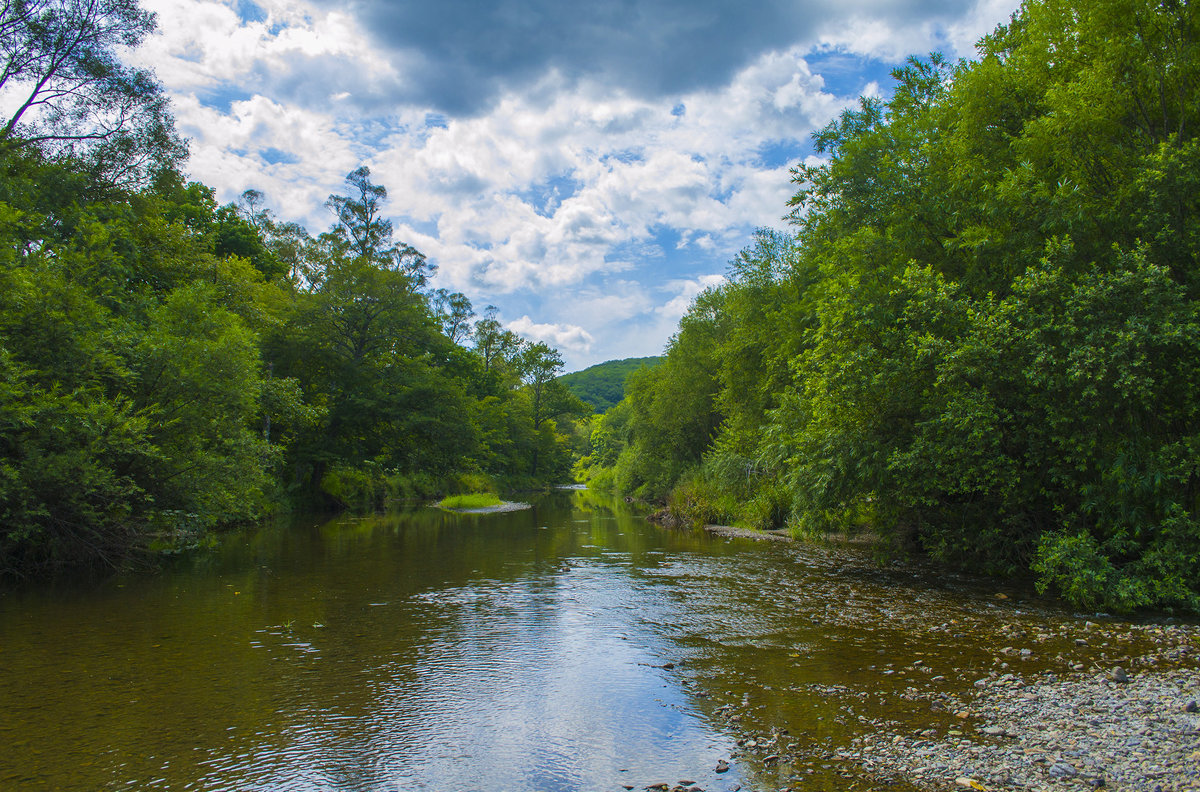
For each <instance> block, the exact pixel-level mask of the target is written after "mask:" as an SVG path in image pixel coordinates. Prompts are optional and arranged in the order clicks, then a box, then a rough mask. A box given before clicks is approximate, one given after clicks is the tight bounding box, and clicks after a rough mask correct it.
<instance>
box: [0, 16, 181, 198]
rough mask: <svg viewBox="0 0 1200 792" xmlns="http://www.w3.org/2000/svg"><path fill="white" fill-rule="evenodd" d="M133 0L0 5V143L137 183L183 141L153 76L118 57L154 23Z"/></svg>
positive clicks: (171, 157) (175, 156)
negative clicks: (1, 100)
mask: <svg viewBox="0 0 1200 792" xmlns="http://www.w3.org/2000/svg"><path fill="white" fill-rule="evenodd" d="M154 24H155V20H154V15H153V14H150V13H147V12H145V11H143V10H142V9H141V8H139V7H138V4H137V2H136V0H5V2H4V5H3V8H2V9H0V58H3V63H2V65H0V94H2V95H5V96H6V98H8V100H9V101H8V102H6V103H5V106H4V111H3V113H0V151H11V150H14V149H17V148H23V147H36V148H38V149H41V150H42V151H45V152H48V153H50V154H51V155H54V156H71V157H76V158H81V159H84V160H86V161H87V162H88V163H89V165H90V166H91V167H92V169H93V170H94V172H96V173H97V174H98V175H102V176H103V177H104V178H105V179H106V180H108V181H112V182H117V183H126V184H129V183H141V182H144V181H146V180H147V179H148V178H149V177H150V176H151V175H152V174H153V172H154V171H155V170H158V169H161V168H164V167H171V166H173V165H174V164H176V163H177V162H179V161H180V160H182V158H183V157H184V156H185V154H186V147H185V145H184V143H183V142H182V141H181V140H180V139H179V137H178V136H177V135H176V134H175V131H174V123H173V120H172V119H171V116H170V114H169V112H168V106H167V99H166V96H165V94H164V93H163V91H162V88H161V86H160V85H159V84H158V82H157V81H156V80H155V79H154V76H153V75H152V74H151V73H150V72H148V71H145V70H143V69H135V68H131V67H129V66H127V65H125V64H123V63H122V62H121V61H120V59H119V57H118V54H117V53H118V50H119V49H121V48H129V47H136V46H137V45H138V44H140V43H141V42H142V40H143V39H144V38H145V37H146V36H147V35H148V34H149V33H150V32H151V31H152V30H153V29H154Z"/></svg>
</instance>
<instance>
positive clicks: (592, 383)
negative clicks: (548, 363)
mask: <svg viewBox="0 0 1200 792" xmlns="http://www.w3.org/2000/svg"><path fill="white" fill-rule="evenodd" d="M662 360H663V359H662V358H661V357H644V358H625V359H624V360H609V361H607V362H605V363H597V364H596V365H594V366H591V367H590V368H585V369H584V370H583V371H576V372H575V373H574V374H564V375H562V376H561V377H559V378H558V379H559V380H560V381H561V382H562V384H564V385H566V386H567V390H569V391H571V393H574V394H575V395H576V396H578V397H579V398H581V399H583V400H584V401H585V402H587V403H588V404H590V405H592V407H593V408H595V410H596V412H598V413H602V412H604V411H606V410H607V409H608V408H609V407H612V406H613V405H614V404H616V403H617V402H619V401H621V399H622V398H624V396H625V378H626V377H628V376H629V372H631V371H635V370H637V369H639V368H641V367H642V366H657V365H658V364H659V363H661V362H662Z"/></svg>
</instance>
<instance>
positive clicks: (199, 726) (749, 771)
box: [0, 492, 1137, 792]
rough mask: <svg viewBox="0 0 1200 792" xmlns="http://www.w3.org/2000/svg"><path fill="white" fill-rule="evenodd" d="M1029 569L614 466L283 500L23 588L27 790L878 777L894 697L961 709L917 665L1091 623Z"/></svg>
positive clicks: (14, 727)
mask: <svg viewBox="0 0 1200 792" xmlns="http://www.w3.org/2000/svg"><path fill="white" fill-rule="evenodd" d="M1011 595H1012V596H1011V598H1009V599H1006V600H997V599H996V591H995V589H994V588H990V587H981V586H979V585H976V584H974V583H972V582H970V581H964V580H959V579H945V578H939V577H935V576H932V575H931V574H927V573H915V574H914V573H912V572H910V571H908V570H896V571H888V570H879V569H878V568H876V567H875V566H873V565H872V564H871V563H870V562H869V560H868V559H866V558H865V557H864V556H863V555H862V554H859V553H856V552H853V551H847V550H836V551H835V550H830V549H820V548H811V547H803V546H799V545H793V544H788V543H765V542H753V541H749V540H739V539H722V538H715V537H711V536H708V535H706V534H703V533H682V532H674V531H667V530H663V529H660V528H658V527H656V526H654V525H651V524H649V523H647V522H646V521H645V520H644V519H642V518H641V517H638V516H636V515H635V514H633V513H632V512H631V511H629V510H628V509H626V508H624V507H623V506H622V505H620V504H615V503H609V502H606V501H604V500H603V499H599V498H597V497H595V496H593V495H591V494H589V493H586V492H575V493H569V494H568V493H561V494H556V495H554V496H550V497H547V498H545V499H543V500H541V501H539V502H538V503H536V504H535V506H534V508H533V509H531V510H528V511H523V512H512V513H506V514H494V515H456V514H449V513H445V512H440V511H437V510H433V509H425V510H419V511H416V512H411V513H405V514H396V515H389V516H384V517H372V518H368V519H355V518H348V517H340V518H336V519H332V520H317V519H311V520H308V521H299V522H297V523H293V524H278V525H272V526H265V527H262V528H260V529H258V530H257V531H254V532H250V533H246V534H241V535H235V536H230V537H228V539H227V541H225V542H224V543H223V546H222V547H221V548H219V549H218V550H215V551H211V552H205V553H198V554H195V555H192V556H189V557H187V558H183V559H180V560H179V561H178V562H177V563H176V564H174V565H172V566H171V568H169V569H166V570H164V571H163V572H162V573H159V574H154V575H147V574H142V575H129V576H123V577H120V578H115V579H110V580H105V581H102V582H90V583H89V582H82V581H81V582H75V583H70V582H59V583H57V584H55V585H53V586H40V587H35V588H27V589H22V590H19V591H10V592H7V593H5V594H3V595H2V597H0V789H5V790H8V789H21V790H23V789H30V790H33V789H63V790H71V789H78V790H93V789H196V790H235V789H236V790H306V791H307V790H425V789H428V790H526V789H528V790H544V791H545V792H556V791H557V790H564V791H566V790H614V791H616V790H621V789H622V786H623V785H631V786H634V787H635V788H637V789H639V790H640V789H642V788H643V787H645V786H647V785H650V784H654V783H658V782H667V783H670V784H672V785H673V784H675V783H676V782H678V781H680V780H685V779H686V780H691V781H696V782H698V783H699V785H700V786H701V787H703V788H705V789H707V790H728V789H733V788H735V787H737V786H739V785H741V786H742V787H743V788H744V789H757V788H762V789H768V788H770V789H777V788H779V787H780V786H783V785H785V784H792V783H795V784H797V785H798V786H797V788H811V789H839V788H851V787H853V786H858V787H859V788H868V787H870V786H871V785H872V784H873V783H875V781H873V780H872V779H870V778H868V777H864V776H861V775H853V774H852V773H851V772H850V768H848V767H847V766H845V764H844V763H842V762H839V759H838V757H837V756H836V751H837V750H839V749H840V747H842V746H845V745H846V744H847V743H848V741H849V740H850V739H851V738H853V737H854V736H855V735H857V734H860V733H862V731H863V729H864V728H867V727H865V726H864V723H865V722H866V721H867V720H872V721H876V722H877V721H879V720H880V719H884V720H887V721H888V722H889V723H893V724H896V725H897V727H898V728H913V729H920V728H929V727H934V728H938V729H942V730H945V729H949V728H953V727H954V722H953V720H952V715H951V714H949V713H939V712H936V711H931V710H930V707H929V702H928V700H925V699H920V698H918V697H913V696H911V695H909V694H910V693H911V691H912V689H913V686H914V684H915V685H918V686H919V687H920V688H921V689H923V690H924V689H940V688H944V689H946V690H950V691H953V690H959V689H963V688H969V686H970V684H971V680H973V679H974V678H975V677H976V676H978V675H979V674H981V673H982V672H984V671H986V670H990V669H993V668H995V667H997V665H998V664H999V663H1000V662H1001V660H1002V657H1001V656H998V655H997V652H998V651H999V649H1000V647H1002V646H1004V645H1005V643H1006V642H1009V643H1011V642H1012V641H1013V640H1019V639H1020V638H1022V637H1028V636H1030V635H1032V634H1033V633H1035V632H1036V631H1038V630H1041V629H1043V628H1045V627H1046V625H1050V626H1051V627H1055V626H1057V627H1061V626H1062V625H1064V624H1066V625H1071V624H1074V623H1075V622H1077V621H1078V619H1076V618H1075V617H1074V616H1073V615H1072V614H1069V613H1066V612H1063V611H1059V610H1057V609H1055V608H1054V607H1052V606H1048V605H1045V604H1043V603H1038V602H1027V601H1023V600H1020V599H1019V592H1011ZM1021 633H1025V636H1022V635H1021ZM1014 635H1016V636H1018V637H1017V638H1015V639H1014V638H1013V637H1012V636H1014ZM1057 640H1060V638H1059V637H1058V636H1057V634H1056V637H1055V638H1054V639H1053V640H1051V641H1050V642H1049V644H1047V643H1046V642H1043V643H1042V644H1039V645H1038V646H1037V652H1036V654H1034V655H1033V656H1031V657H1029V658H1028V659H1027V660H1024V661H1020V662H1023V663H1025V665H1023V666H1022V669H1023V670H1032V669H1035V668H1036V667H1037V666H1038V664H1039V663H1040V664H1044V665H1053V663H1054V662H1056V660H1055V659H1054V658H1053V654H1054V650H1055V647H1056V646H1057V645H1056V644H1055V643H1054V641H1057ZM1061 640H1062V641H1066V638H1062V639H1061ZM1064 645H1065V644H1064ZM1059 649H1060V655H1061V647H1059ZM1105 651H1109V648H1106V649H1105ZM1111 651H1112V652H1114V653H1117V654H1118V655H1119V654H1120V653H1121V652H1126V653H1130V652H1135V651H1137V647H1135V646H1113V647H1111ZM1074 659H1075V658H1072V661H1073V660H1074ZM1012 662H1013V663H1017V662H1018V660H1017V659H1015V658H1013V659H1012ZM937 677H945V678H944V679H941V680H937V681H931V680H936V679H937ZM784 732H786V733H787V734H786V736H785V735H784V734H783V733H784ZM747 735H760V736H759V737H758V738H757V739H758V740H759V741H764V742H765V741H767V740H769V739H770V740H771V741H772V742H771V743H770V744H771V745H775V744H776V741H777V742H778V744H779V746H780V751H781V752H782V750H783V748H787V749H788V750H789V751H790V753H789V755H788V756H789V758H788V759H787V761H786V762H776V761H768V762H766V763H764V762H763V761H762V756H761V754H762V751H760V752H759V755H754V754H753V753H752V752H750V751H748V750H747V749H744V748H739V746H738V745H737V741H738V740H739V739H741V740H742V741H745V739H746V737H747ZM751 747H753V746H751ZM722 759H723V760H727V761H729V762H730V764H731V765H732V767H731V769H730V770H729V771H728V772H725V773H717V772H715V768H716V766H717V762H718V760H722ZM889 788H890V789H909V788H911V787H907V786H904V785H902V784H897V785H893V786H890V787H889Z"/></svg>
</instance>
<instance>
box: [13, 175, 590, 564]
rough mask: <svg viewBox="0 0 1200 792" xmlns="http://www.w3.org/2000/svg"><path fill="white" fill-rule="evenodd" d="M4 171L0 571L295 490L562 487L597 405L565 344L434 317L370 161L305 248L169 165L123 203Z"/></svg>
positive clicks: (95, 189)
mask: <svg viewBox="0 0 1200 792" xmlns="http://www.w3.org/2000/svg"><path fill="white" fill-rule="evenodd" d="M0 175H2V176H3V178H0V237H2V238H3V239H2V241H3V244H0V374H2V375H3V377H2V378H0V382H2V383H3V385H2V386H0V427H2V428H3V432H2V433H0V573H10V574H29V573H34V572H40V571H42V570H45V569H49V568H53V567H57V566H62V565H74V564H90V563H103V564H109V565H118V564H121V563H123V562H124V561H125V560H126V559H129V558H131V557H132V556H134V555H136V554H138V553H141V552H144V551H147V550H150V551H154V552H167V551H171V552H174V551H177V550H178V549H180V548H184V547H194V546H201V545H203V543H204V542H205V537H206V534H207V533H208V532H210V531H212V530H213V529H217V528H220V527H222V526H226V525H229V524H232V523H236V522H240V521H245V520H250V519H254V518H256V517H258V516H260V515H262V514H264V513H266V512H267V511H269V510H271V509H273V508H276V507H277V506H278V504H279V501H280V500H281V499H283V498H285V497H289V496H290V497H291V498H295V499H299V500H312V499H315V500H318V501H322V502H324V503H325V504H330V505H336V506H339V507H343V508H350V509H355V510H377V509H382V508H386V507H387V506H389V505H390V504H394V503H398V502H401V501H410V500H417V499H427V498H428V497H430V496H432V495H434V494H443V493H445V492H448V491H453V490H456V489H467V490H472V489H487V490H491V489H494V488H495V487H496V486H497V484H505V485H509V486H512V485H513V484H516V483H519V484H521V485H522V486H527V487H532V486H545V485H546V484H547V483H548V482H558V481H563V480H566V478H567V476H568V475H569V471H570V466H571V449H572V444H573V442H575V440H573V438H574V436H575V434H576V433H575V431H574V429H573V425H572V419H573V417H575V416H577V415H582V414H584V413H586V412H587V409H586V407H585V406H584V405H583V404H582V403H581V402H579V400H578V399H577V398H575V397H574V396H572V395H571V394H570V393H569V392H567V391H566V389H565V388H564V387H563V386H562V385H561V384H559V383H557V382H556V381H554V374H555V373H556V372H557V368H558V367H560V366H561V359H560V358H559V357H558V355H557V352H555V351H554V350H552V349H550V348H548V347H546V346H545V345H530V344H528V343H526V342H524V341H523V340H521V339H519V338H518V337H516V336H512V337H509V336H508V335H504V334H503V333H501V334H500V341H499V343H498V344H497V346H496V349H494V350H492V353H491V354H492V358H491V360H490V361H488V360H484V359H483V356H482V355H481V354H480V353H479V352H478V350H469V349H465V348H463V347H461V346H458V345H457V344H456V343H454V341H455V338H456V337H465V333H464V332H463V331H462V329H461V328H457V329H456V328H455V327H454V326H453V325H454V323H455V322H458V323H461V322H464V321H466V320H467V319H469V316H470V313H471V312H470V307H469V304H467V303H465V302H464V300H465V298H462V296H461V295H450V296H449V297H448V298H447V299H448V300H449V305H450V308H449V311H450V314H449V316H447V315H442V316H438V315H437V311H438V310H439V309H438V299H439V298H438V296H437V295H433V296H431V295H428V294H427V293H426V292H424V291H423V290H422V289H423V284H424V283H425V279H426V278H427V277H428V275H429V274H430V273H431V272H432V268H431V267H430V266H428V265H427V264H426V263H425V262H424V258H423V257H422V256H420V254H419V253H417V252H416V251H413V250H411V249H410V248H408V247H407V246H405V245H403V244H398V243H395V242H393V241H392V240H391V238H390V226H389V225H388V224H387V223H386V222H385V221H383V220H381V219H380V217H379V215H378V200H379V199H382V197H384V196H385V195H386V193H385V192H384V191H382V188H377V187H376V186H375V185H372V184H371V183H370V181H369V178H368V177H369V173H368V172H366V171H365V169H362V170H360V171H355V172H354V173H353V174H351V177H352V178H351V179H350V180H349V184H350V185H351V187H352V188H354V190H356V191H357V193H352V194H351V196H349V197H345V199H344V200H341V201H335V202H334V203H333V205H334V206H336V208H337V209H338V224H337V225H336V226H335V228H334V229H333V230H332V231H331V232H329V233H327V234H325V235H322V237H320V238H318V239H316V240H313V239H312V238H311V237H309V236H308V234H307V233H306V232H303V230H302V229H299V230H297V229H295V228H292V229H284V228H283V227H282V226H280V225H279V224H277V223H275V221H274V220H273V219H272V218H271V217H270V215H269V213H266V212H265V211H264V210H261V209H256V207H257V206H258V203H257V199H255V198H254V197H253V196H250V197H249V198H248V199H247V201H246V208H244V209H239V208H236V207H232V206H227V207H218V206H217V205H216V202H215V200H214V198H213V193H212V191H211V190H210V189H208V188H206V187H204V186H203V185H197V184H187V183H185V182H184V180H183V179H182V178H181V177H180V176H179V175H178V174H177V173H171V172H161V173H159V174H158V176H157V177H156V178H155V180H154V182H153V184H152V185H151V186H150V187H149V188H147V189H145V190H141V191H138V192H122V191H119V190H114V189H112V188H111V187H110V186H106V185H104V184H101V183H98V182H97V181H96V178H95V176H94V175H93V174H90V173H88V172H86V171H80V170H79V169H78V168H76V167H75V166H73V165H71V164H64V163H51V162H47V161H45V160H44V159H42V158H41V157H40V156H39V155H38V154H37V153H36V152H34V153H29V152H25V153H21V152H17V153H13V152H8V153H3V152H0ZM335 197H336V196H335ZM293 243H294V244H293ZM289 245H292V246H291V247H289ZM283 263H287V266H286V268H285V267H284V266H283ZM447 323H449V324H447ZM560 426H561V428H560Z"/></svg>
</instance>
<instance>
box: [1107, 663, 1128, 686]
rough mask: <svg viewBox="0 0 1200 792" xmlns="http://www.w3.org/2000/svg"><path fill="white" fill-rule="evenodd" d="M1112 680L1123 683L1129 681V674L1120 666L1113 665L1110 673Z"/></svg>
mask: <svg viewBox="0 0 1200 792" xmlns="http://www.w3.org/2000/svg"><path fill="white" fill-rule="evenodd" d="M1111 676H1112V681H1113V682H1118V683H1120V684H1122V685H1123V684H1125V683H1126V682H1128V681H1129V674H1127V673H1125V669H1124V668H1121V666H1115V667H1114V668H1113V670H1112V673H1111Z"/></svg>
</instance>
